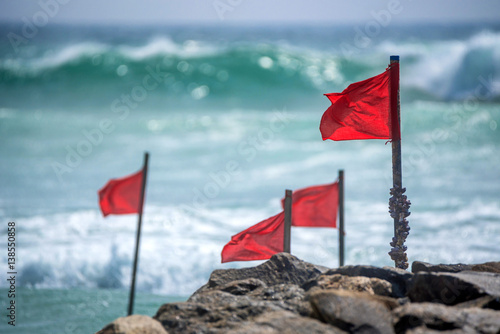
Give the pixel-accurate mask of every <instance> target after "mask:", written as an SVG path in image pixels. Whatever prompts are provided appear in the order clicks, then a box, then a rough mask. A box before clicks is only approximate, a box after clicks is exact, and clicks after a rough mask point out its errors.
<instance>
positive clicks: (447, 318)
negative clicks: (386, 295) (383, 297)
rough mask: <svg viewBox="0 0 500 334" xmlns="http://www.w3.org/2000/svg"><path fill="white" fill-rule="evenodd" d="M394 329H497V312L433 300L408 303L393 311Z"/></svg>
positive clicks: (499, 328) (499, 318) (499, 325)
mask: <svg viewBox="0 0 500 334" xmlns="http://www.w3.org/2000/svg"><path fill="white" fill-rule="evenodd" d="M393 316H394V329H395V331H396V333H434V332H436V333H438V332H441V331H443V332H446V333H500V312H499V311H493V310H485V309H480V308H466V309H461V308H457V307H451V306H446V305H442V304H435V303H408V304H405V305H403V306H401V307H399V308H397V309H395V310H394V311H393Z"/></svg>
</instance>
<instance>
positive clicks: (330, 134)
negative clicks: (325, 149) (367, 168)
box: [320, 63, 401, 140]
mask: <svg viewBox="0 0 500 334" xmlns="http://www.w3.org/2000/svg"><path fill="white" fill-rule="evenodd" d="M395 72H397V75H394V74H396V73H395ZM391 73H392V74H393V75H391ZM391 80H396V81H397V82H393V83H392V85H391V82H390V81H391ZM398 87H399V63H396V64H391V65H390V66H389V67H388V68H387V69H386V71H385V72H384V73H381V74H379V75H377V76H374V77H372V78H369V79H366V80H363V81H359V82H355V83H353V84H350V85H349V86H348V87H347V88H346V89H344V91H343V92H342V93H330V94H325V95H326V96H327V97H328V99H329V100H330V101H331V102H332V105H331V106H330V107H329V108H328V109H327V110H326V111H325V113H324V114H323V117H322V118H321V124H320V131H321V136H322V137H323V140H326V139H331V140H354V139H395V140H398V139H400V137H401V134H400V129H399V122H398V121H396V122H393V121H392V119H393V117H394V115H391V108H390V105H391V103H390V96H391V94H397V93H398ZM394 112H395V113H397V111H396V110H394ZM396 117H397V115H396ZM395 120H397V118H395ZM393 123H394V124H393ZM393 125H394V128H393Z"/></svg>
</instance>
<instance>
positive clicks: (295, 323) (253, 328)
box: [231, 311, 347, 334]
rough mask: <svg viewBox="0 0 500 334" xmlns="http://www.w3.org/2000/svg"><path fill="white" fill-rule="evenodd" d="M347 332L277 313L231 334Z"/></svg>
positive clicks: (250, 323)
mask: <svg viewBox="0 0 500 334" xmlns="http://www.w3.org/2000/svg"><path fill="white" fill-rule="evenodd" d="M346 333H347V332H345V331H343V330H341V329H339V328H337V327H333V326H330V325H328V324H325V323H323V322H321V321H319V320H317V319H313V318H306V317H300V316H298V315H296V314H294V313H290V312H286V311H277V312H270V313H264V314H262V315H259V316H258V317H256V318H255V319H254V320H253V321H252V322H246V323H244V324H242V325H241V327H239V328H237V329H235V330H232V331H231V334H346Z"/></svg>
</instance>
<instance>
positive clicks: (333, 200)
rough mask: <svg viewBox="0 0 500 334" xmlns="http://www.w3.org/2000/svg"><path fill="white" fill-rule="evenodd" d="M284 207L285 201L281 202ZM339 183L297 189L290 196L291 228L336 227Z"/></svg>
mask: <svg viewBox="0 0 500 334" xmlns="http://www.w3.org/2000/svg"><path fill="white" fill-rule="evenodd" d="M281 205H282V206H283V207H284V206H285V200H284V199H282V200H281ZM338 206H339V183H338V182H335V183H331V184H325V185H320V186H312V187H307V188H303V189H298V190H295V191H294V192H293V196H292V226H298V227H331V228H336V227H337V211H338Z"/></svg>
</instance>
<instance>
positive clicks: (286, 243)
mask: <svg viewBox="0 0 500 334" xmlns="http://www.w3.org/2000/svg"><path fill="white" fill-rule="evenodd" d="M291 234H292V191H291V190H288V189H287V190H285V236H284V238H283V252H285V253H290V252H291V250H290V242H291Z"/></svg>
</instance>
